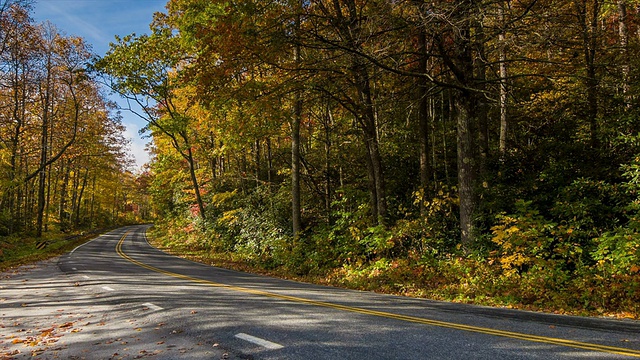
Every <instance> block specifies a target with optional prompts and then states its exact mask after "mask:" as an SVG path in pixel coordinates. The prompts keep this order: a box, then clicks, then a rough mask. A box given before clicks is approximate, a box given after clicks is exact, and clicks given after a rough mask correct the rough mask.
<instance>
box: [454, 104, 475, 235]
mask: <svg viewBox="0 0 640 360" xmlns="http://www.w3.org/2000/svg"><path fill="white" fill-rule="evenodd" d="M475 109H476V106H475V104H474V101H473V94H470V93H468V92H464V91H461V92H460V93H459V94H458V95H457V97H456V112H457V128H458V130H457V148H458V194H459V197H460V231H461V239H460V241H461V243H462V245H463V246H465V248H467V247H468V246H469V245H470V244H471V243H473V241H474V218H473V216H474V212H475V208H476V194H475V178H476V169H475V159H474V144H473V136H472V134H471V128H472V127H471V124H472V121H473V120H472V117H473V115H472V114H473V112H474V111H475Z"/></svg>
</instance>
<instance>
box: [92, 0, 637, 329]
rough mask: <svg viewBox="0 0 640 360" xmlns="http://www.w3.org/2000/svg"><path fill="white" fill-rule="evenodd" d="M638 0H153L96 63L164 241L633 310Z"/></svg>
mask: <svg viewBox="0 0 640 360" xmlns="http://www.w3.org/2000/svg"><path fill="white" fill-rule="evenodd" d="M639 11H640V2H638V1H635V0H617V1H616V0H607V1H603V0H562V1H557V0H519V1H518V0H464V1H441V0H435V1H371V0H369V1H360V0H331V1H329V0H318V1H309V2H304V1H288V0H284V1H276V2H272V1H255V0H241V1H233V2H228V1H210V0H206V1H205V0H171V1H169V3H168V4H167V13H166V14H157V15H156V17H155V20H154V22H153V24H151V29H152V34H151V35H148V36H135V35H131V36H127V37H124V38H119V39H117V41H116V43H114V44H113V45H112V48H111V51H110V52H109V53H108V54H107V55H106V56H105V57H104V58H103V59H101V60H100V61H98V62H97V63H96V69H98V70H100V71H102V72H103V73H105V74H107V75H108V77H109V79H110V81H111V86H112V88H113V89H114V90H115V91H117V92H119V93H121V94H122V95H123V96H126V97H127V98H128V99H130V100H131V101H132V102H134V103H138V104H139V105H140V106H141V108H142V111H139V112H138V114H139V115H140V116H141V117H143V118H144V119H145V120H147V121H148V124H149V126H148V129H147V130H148V131H149V133H150V134H151V136H152V139H153V146H152V148H153V149H152V150H153V153H154V159H153V161H152V163H151V165H150V175H149V176H150V177H151V179H152V181H151V185H150V194H151V196H152V199H153V204H154V206H155V211H156V212H157V215H158V222H157V224H158V228H159V231H158V233H159V234H161V235H162V236H164V239H165V243H166V244H168V245H173V246H185V244H186V245H187V246H189V247H190V248H192V249H199V250H203V251H205V252H207V251H208V252H212V253H217V254H227V256H228V257H229V258H231V259H240V260H242V261H245V262H246V261H249V262H251V263H253V264H254V265H255V266H259V267H262V268H266V269H276V270H277V269H286V270H287V271H288V272H289V273H296V274H299V275H312V276H316V277H319V278H322V279H325V281H327V282H330V283H334V284H346V285H349V286H356V287H361V288H368V289H370V288H373V289H382V290H387V291H393V292H400V293H412V294H417V295H423V296H431V297H437V298H448V299H457V300H462V301H469V300H470V301H480V302H485V303H494V304H512V303H515V304H519V305H521V306H528V307H530V308H541V307H545V306H551V307H552V308H555V309H560V310H562V308H563V307H567V308H571V309H579V310H585V311H596V312H601V313H605V312H611V311H614V312H618V313H619V314H620V313H622V314H626V316H635V317H637V316H638V305H637V304H638V301H639V300H640V274H639V272H640V261H639V256H640V237H639V234H638V232H639V231H640V219H639V218H638V215H639V214H638V210H639V205H640V203H639V197H638V195H639V194H638V190H639V186H640V183H639V182H640V148H639V146H640V143H639V140H640V138H639V137H638V134H639V133H638V131H639V130H640V121H639V118H638V115H639V110H640V103H639V100H640V98H639V97H638V96H637V94H638V91H639V90H640V88H639V85H640V83H639V82H638V79H639V75H640V74H639V71H638V70H639V65H640V58H639V57H638V56H637V54H638V53H639V50H640V48H639V45H640V27H639V25H640V13H639ZM549 304H552V305H549Z"/></svg>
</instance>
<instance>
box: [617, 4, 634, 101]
mask: <svg viewBox="0 0 640 360" xmlns="http://www.w3.org/2000/svg"><path fill="white" fill-rule="evenodd" d="M618 36H619V38H620V57H621V58H622V60H621V62H620V64H621V65H620V70H621V72H622V96H623V98H624V103H625V107H626V108H630V107H631V105H632V96H631V93H630V90H631V87H630V85H629V79H630V75H631V62H630V59H629V28H628V27H627V4H626V0H618Z"/></svg>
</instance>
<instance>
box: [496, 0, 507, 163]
mask: <svg viewBox="0 0 640 360" xmlns="http://www.w3.org/2000/svg"><path fill="white" fill-rule="evenodd" d="M500 22H501V23H502V24H504V23H505V18H504V3H502V4H500ZM498 43H499V46H500V55H499V58H500V59H499V61H500V65H499V67H500V70H499V72H500V145H499V151H500V157H501V158H503V159H504V156H505V154H506V152H507V134H508V131H509V124H508V112H507V110H508V107H507V106H508V105H507V95H508V93H507V76H508V71H507V45H506V36H505V30H504V29H503V30H502V31H500V34H499V35H498Z"/></svg>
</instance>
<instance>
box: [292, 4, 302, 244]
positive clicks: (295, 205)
mask: <svg viewBox="0 0 640 360" xmlns="http://www.w3.org/2000/svg"><path fill="white" fill-rule="evenodd" d="M297 7H298V14H297V16H296V23H295V32H296V33H295V34H294V35H295V36H296V38H297V37H299V36H300V22H301V18H300V16H301V13H302V1H299V2H298V5H297ZM296 43H297V45H296V46H295V47H294V54H293V56H294V61H295V63H296V65H299V64H300V63H301V62H302V54H301V49H300V45H299V44H300V41H299V40H298V41H296ZM294 97H295V98H294V104H293V107H294V108H293V118H292V119H291V222H292V230H293V238H294V239H296V238H297V237H299V236H300V232H301V231H302V207H301V201H300V123H301V122H302V94H301V89H297V90H296V91H295V95H294Z"/></svg>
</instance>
